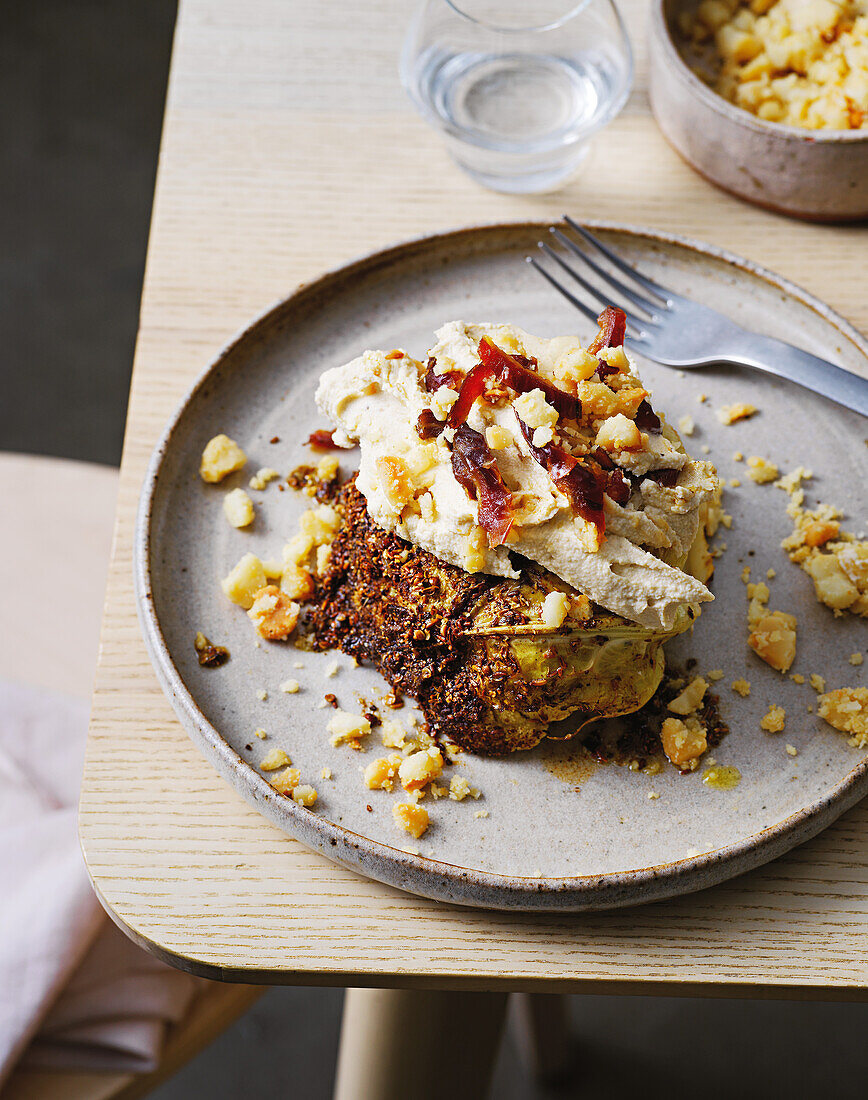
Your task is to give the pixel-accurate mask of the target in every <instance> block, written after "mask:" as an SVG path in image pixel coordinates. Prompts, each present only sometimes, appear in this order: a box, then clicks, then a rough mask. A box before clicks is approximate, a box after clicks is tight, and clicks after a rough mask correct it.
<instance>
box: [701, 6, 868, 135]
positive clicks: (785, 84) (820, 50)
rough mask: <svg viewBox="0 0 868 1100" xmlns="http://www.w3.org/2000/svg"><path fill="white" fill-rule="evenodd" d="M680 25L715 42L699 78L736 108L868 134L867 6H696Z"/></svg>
mask: <svg viewBox="0 0 868 1100" xmlns="http://www.w3.org/2000/svg"><path fill="white" fill-rule="evenodd" d="M679 27H680V30H681V31H682V33H683V34H685V35H686V36H688V37H690V38H692V40H693V42H694V43H706V42H713V45H714V48H715V51H716V54H717V57H716V59H715V64H714V65H713V66H712V69H713V75H712V71H711V70H707V71H705V72H702V71H699V72H698V73H697V75H699V76H700V78H701V79H704V80H706V81H707V82H708V83H709V84H711V86H712V87H713V89H714V91H716V92H717V93H718V94H719V95H721V96H723V98H724V99H727V100H729V101H730V102H731V103H733V104H735V106H736V107H740V108H741V109H742V110H745V111H749V112H750V113H751V114H753V115H756V116H757V117H758V118H760V119H763V120H764V121H766V122H776V123H783V124H785V125H787V126H799V127H803V128H804V129H806V130H823V129H831V130H860V129H861V130H863V131H865V130H868V85H866V72H868V6H866V4H865V0H702V2H701V3H700V4H699V5H698V6H697V7H696V8H695V10H693V11H688V10H686V9H685V10H684V11H683V12H682V13H681V16H680V19H679Z"/></svg>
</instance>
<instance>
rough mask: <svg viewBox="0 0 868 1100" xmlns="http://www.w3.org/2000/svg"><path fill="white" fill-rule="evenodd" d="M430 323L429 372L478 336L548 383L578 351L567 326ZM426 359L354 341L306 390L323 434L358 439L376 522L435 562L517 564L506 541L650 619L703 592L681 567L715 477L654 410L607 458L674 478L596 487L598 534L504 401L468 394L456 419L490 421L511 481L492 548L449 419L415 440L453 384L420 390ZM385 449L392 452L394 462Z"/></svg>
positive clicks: (502, 570)
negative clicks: (434, 326)
mask: <svg viewBox="0 0 868 1100" xmlns="http://www.w3.org/2000/svg"><path fill="white" fill-rule="evenodd" d="M436 335H437V338H438V342H437V344H436V345H435V346H434V347H433V348H432V349H431V352H430V353H429V354H430V355H431V356H433V357H434V358H435V359H436V361H437V367H436V370H437V373H439V374H443V373H445V372H446V371H447V370H449V369H452V368H456V369H459V370H462V371H464V372H467V371H469V370H470V369H471V368H472V367H474V366H475V365H476V363H477V362H478V361H479V356H478V354H477V347H478V344H479V340H480V338H481V337H482V336H483V335H489V336H490V337H491V339H492V340H493V341H494V342H495V343H496V344H497V345H498V346H500V347H503V348H505V349H506V350H508V351H509V352H511V353H513V354H522V355H526V356H533V357H534V358H535V359H536V360H537V361H538V366H537V368H536V369H537V370H538V371H539V373H540V374H542V375H543V376H544V377H547V378H549V379H550V380H552V381H555V380H558V379H559V377H562V370H563V364H564V363H575V362H577V361H579V360H580V358H581V357H582V356H584V355H585V353H584V352H583V350H582V348H581V345H580V344H579V342H578V340H577V339H576V338H575V337H558V338H556V339H553V340H545V339H540V338H538V337H534V336H531V335H530V334H528V333H525V332H523V331H522V330H521V329H518V328H515V327H513V326H508V325H491V324H474V325H471V324H467V323H465V322H462V321H454V322H451V323H450V324H447V325H444V326H443V327H442V328H441V329H439V330H438V332H437V334H436ZM619 354H620V353H619ZM621 362H622V371H623V372H624V373H625V375H629V376H630V378H628V380H627V381H628V384H630V385H633V384H635V386H641V382H640V381H639V379H638V376H636V373H635V368H634V366H633V364H632V363H631V362H629V361H624V360H623V358H622V360H621ZM425 371H426V365H425V364H424V363H422V362H419V361H417V360H414V359H412V358H410V357H409V356H407V355H406V354H403V355H402V356H401V357H400V358H398V357H396V353H395V352H390V353H387V352H382V351H366V352H365V353H364V354H363V355H361V356H359V358H358V359H354V360H353V361H352V362H351V363H347V364H346V365H345V366H342V367H336V368H334V369H332V370H329V371H326V372H325V374H323V376H322V379H321V381H320V385H319V388H318V390H317V394H316V401H317V405H318V406H319V408H320V410H321V411H322V412H323V413H324V414H325V415H326V416H327V417H328V418H329V420H330V421H331V422H332V424H334V425H335V428H336V431H335V436H334V438H335V442H336V443H338V444H339V445H341V446H353V445H355V444H358V445H359V447H360V449H361V459H360V464H359V474H358V479H357V486H358V488H359V490H360V492H361V493H362V494H363V495H364V497H365V499H366V501H367V506H368V511H369V513H370V515H371V518H372V519H373V521H374V522H375V523H377V524H378V525H379V526H381V527H383V528H384V529H385V530H387V531H394V532H395V533H396V534H398V535H400V536H401V537H402V538H405V539H407V540H408V541H410V542H412V543H415V544H416V545H418V546H421V547H423V548H424V549H425V550H428V551H430V552H431V553H432V554H434V555H435V556H436V557H437V558H439V559H440V560H441V561H444V562H449V563H450V564H452V565H457V566H460V567H461V568H465V569H470V571H477V572H484V573H490V574H494V575H495V576H502V577H513V578H515V577H517V576H518V574H517V572H516V571H515V569H514V568H513V566H512V563H511V562H510V557H509V551H510V550H512V551H516V552H517V553H519V554H521V555H523V556H524V557H526V558H529V559H531V560H532V561H535V562H538V563H539V564H540V565H542V566H544V567H545V568H546V569H548V570H550V571H551V572H552V573H554V574H555V575H556V576H558V577H560V578H561V579H562V580H563V581H565V582H566V583H567V584H568V585H570V586H571V587H572V588H574V589H576V590H577V591H579V592H583V593H585V594H586V595H587V596H588V597H589V598H590V599H592V600H594V601H595V602H596V603H598V604H599V605H600V606H601V607H604V608H606V609H607V610H609V611H612V612H614V613H616V614H618V615H621V616H623V617H624V618H626V619H630V620H632V621H634V622H638V623H641V624H643V625H644V626H648V627H651V628H655V629H664V630H668V629H671V628H672V626H673V624H674V622H675V618H676V615H677V613H678V610H679V608H680V607H682V606H683V605H685V604H692V605H695V604H699V603H702V602H705V601H707V600H711V599H713V597H712V595H711V593H710V592H709V591H708V589H707V588H706V587H705V585H704V584H702V583H701V582H700V581H698V580H697V579H696V578H695V577H693V576H691V575H690V574H688V573H686V572H684V571H683V569H682V568H681V566H682V565H683V564H684V562H685V560H686V557H687V552H688V550H689V549H690V546H691V545H692V544H693V542H694V540H695V539H696V537H697V534H698V532H699V526H700V518H701V512H702V508H703V505H705V504H706V503H707V502H709V501H710V500H711V499H712V497H713V496H714V494H715V492H716V490H717V485H718V482H717V477H716V474H715V471H714V468H713V467H712V466H711V465H710V464H708V463H705V462H699V461H696V460H694V459H692V458H690V457H689V456H688V455H686V454H685V453H684V451H683V449H682V448H681V445H680V440H679V439H678V437H677V435H676V434H675V432H674V431H673V430H672V429H671V428H669V427H668V426H667V425H665V422H664V430H663V433H662V434H658V433H643V435H642V444H641V447H638V448H634V449H632V450H623V451H618V450H615V451H614V452H613V453H612V458H613V459H614V461H615V462H616V463H617V464H618V465H619V466H620V467H621V468H622V469H624V470H628V471H630V472H632V473H634V474H635V475H636V476H637V477H641V475H643V474H645V473H648V472H649V471H653V470H659V469H674V470H678V471H679V475H678V484H677V485H676V486H674V487H672V488H667V487H665V486H663V485H660V484H657V483H656V482H654V481H651V480H641V481H639V482H638V487H637V489H636V490H635V491H634V492H633V495H632V497H631V499H630V500H629V501H628V502H627V503H626V504H625V505H623V506H622V505H619V504H616V503H615V502H614V501H612V500H611V499H610V498H609V497H608V496H607V497H606V498H605V511H606V532H605V536H604V537H603V539H602V541H601V542H599V540H598V537H597V531H596V528H595V527H594V526H593V525H592V524H590V523H588V522H586V521H585V520H584V519H582V518H581V517H580V516H577V515H575V514H574V513H573V511H572V509H571V508H570V505H569V503H568V501H567V499H566V497H565V496H564V495H563V494H562V493H561V492H560V491H559V490H558V489H557V487H556V486H555V485H554V483H553V482H552V480H551V479H550V477H549V475H548V473H547V472H546V470H545V469H544V468H543V467H542V466H541V465H540V464H539V463H538V462H537V461H536V459H535V458H534V457H533V455H532V454H531V451H530V448H529V447H528V445H527V443H526V442H525V440H524V438H523V437H522V435H521V432H520V431H519V430H517V421H516V415H515V411H514V409H513V408H512V406H511V405H505V406H504V407H500V408H498V407H492V406H490V405H488V404H483V403H481V402H480V401H476V402H475V403H474V405H473V407H472V409H471V411H470V414H469V416H468V419H467V423H468V425H469V426H470V427H471V428H473V429H475V430H476V431H478V432H481V433H483V434H485V431H486V429H487V428H492V427H495V426H496V427H500V428H502V429H505V430H506V432H508V433H510V436H511V442H510V443H508V445H506V446H503V447H500V448H498V449H496V450H494V452H493V453H494V455H495V458H496V461H497V467H498V470H499V472H500V475H501V477H502V478H503V481H504V482H505V484H506V486H507V488H508V489H510V490H511V491H512V493H513V501H514V502H515V504H516V519H517V522H516V525H515V527H514V528H513V531H512V532H511V535H510V541H509V545H508V547H507V546H497V547H493V548H492V547H489V546H488V545H487V541H486V540H484V539H481V538H480V534H481V529H480V528H479V527H478V505H477V502H476V501H474V500H471V499H470V497H469V496H468V494H467V492H466V491H465V489H464V488H463V487H462V485H460V484H459V483H458V481H456V479H455V476H454V474H453V472H452V463H451V454H450V449H449V446H448V443H449V440H450V437H451V432H450V429H448V428H447V429H446V430H445V432H443V433H442V434H441V435H440V436H439V437H438V438H437V439H436V440H431V441H430V442H427V443H423V442H422V441H420V438H419V436H418V434H417V432H416V423H417V421H418V418H419V415H420V414H421V413H422V412H423V410H426V409H431V410H433V412H434V415H435V416H436V417H437V419H438V420H441V421H442V420H444V419H445V418H446V416H447V414H448V409H449V405H450V402H451V401H452V400H454V396H453V392H454V391H447V390H446V389H441V390H440V391H436V392H435V393H429V392H427V390H426V389H425V387H424V377H425ZM580 392H581V391H580ZM658 415H659V411H658ZM602 419H603V418H601V420H600V423H602ZM596 427H597V425H596V424H595V425H594V428H596ZM592 430H593V429H592ZM391 460H398V464H397V466H396V464H395V462H394V461H391ZM395 469H399V470H401V471H406V477H405V478H404V477H403V473H402V478H403V481H402V483H401V485H400V486H399V488H398V489H396V488H395V485H394V484H392V483H391V481H390V477H389V474H390V472H394V470H395ZM405 482H406V483H408V484H409V492H410V493H412V497H413V499H412V500H410V499H409V497H408V493H407V492H405V487H406V486H405Z"/></svg>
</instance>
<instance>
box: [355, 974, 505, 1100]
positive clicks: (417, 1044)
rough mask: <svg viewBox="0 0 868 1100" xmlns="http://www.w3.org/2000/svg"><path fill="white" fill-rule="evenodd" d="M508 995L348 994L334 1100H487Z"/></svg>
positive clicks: (389, 991)
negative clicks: (445, 1096)
mask: <svg viewBox="0 0 868 1100" xmlns="http://www.w3.org/2000/svg"><path fill="white" fill-rule="evenodd" d="M506 1004H507V994H506V993H454V992H451V991H439V990H412V991H411V990H403V989H348V990H347V995H346V1000H345V1002H344V1016H343V1023H342V1025H341V1045H340V1052H339V1054H338V1069H337V1081H336V1084H335V1091H334V1100H407V1096H412V1097H413V1100H442V1098H443V1089H444V1076H443V1074H444V1069H445V1070H446V1072H447V1079H448V1089H447V1091H448V1094H449V1096H450V1100H484V1097H486V1096H487V1095H488V1088H489V1083H490V1079H491V1072H492V1069H493V1068H494V1061H495V1058H496V1057H497V1051H498V1047H499V1045H500V1036H501V1032H502V1030H503V1022H504V1018H505V1015H506Z"/></svg>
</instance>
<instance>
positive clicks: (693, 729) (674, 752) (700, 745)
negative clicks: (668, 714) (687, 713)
mask: <svg viewBox="0 0 868 1100" xmlns="http://www.w3.org/2000/svg"><path fill="white" fill-rule="evenodd" d="M660 740H661V742H662V744H663V751H664V752H665V753H666V755H667V757H668V758H669V760H670V762H671V763H673V764H674V765H675V766H676V767H679V768H684V767H690V768H691V769H693V768H695V767H696V766H697V764H698V763H699V757H700V756H702V754H703V753H704V752H705V750H706V749H707V748H708V739H707V736H706V731H705V729H704V728H703V727H702V726H701V725H700V724H699V723H698V722H697V721H696V720H695V719H692V720H691V721H689V722H682V721H681V719H680V718H666V719H664V721H663V725H662V726H661V728H660Z"/></svg>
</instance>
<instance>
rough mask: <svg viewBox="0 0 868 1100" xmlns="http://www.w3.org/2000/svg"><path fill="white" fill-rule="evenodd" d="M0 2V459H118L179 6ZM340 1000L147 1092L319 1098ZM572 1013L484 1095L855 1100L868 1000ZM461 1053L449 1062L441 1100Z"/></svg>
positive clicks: (320, 999) (70, 0)
mask: <svg viewBox="0 0 868 1100" xmlns="http://www.w3.org/2000/svg"><path fill="white" fill-rule="evenodd" d="M285 2H286V3H287V4H293V3H304V2H314V0H285ZM320 2H327V0H320ZM0 10H2V16H3V22H2V32H0V92H2V103H3V108H4V109H3V111H2V114H0V140H2V153H3V157H2V162H0V164H2V167H0V241H2V252H0V256H2V260H0V265H2V267H0V271H2V275H0V278H2V285H0V347H2V349H3V350H2V359H0V364H2V365H0V383H2V390H0V393H2V398H0V450H6V451H27V452H32V453H36V454H49V455H59V456H65V457H69V458H79V459H88V460H92V461H96V462H102V463H108V464H117V463H118V461H119V459H120V450H121V442H122V438H123V422H124V414H125V410H126V402H127V391H128V386H129V375H130V368H131V365H132V357H133V349H134V344H135V335H136V328H137V319H138V309H139V296H140V292H141V284H142V275H143V270H144V261H145V251H146V245H147V234H148V224H149V219H150V209H151V201H152V195H153V184H154V175H155V171H156V163H157V154H158V149H159V139H160V126H161V120H162V112H163V101H164V95H165V85H166V77H167V74H168V66H169V57H170V50H171V39H172V31H173V24H174V18H175V3H174V0H115V2H112V3H110V2H106V0H23V2H19V3H10V2H8V0H7V2H6V3H4V4H3V5H2V8H0ZM359 11H360V17H363V8H362V7H361V6H360V9H359ZM860 961H862V962H864V955H863V958H862V960H860ZM719 964H720V969H722V970H726V969H727V960H726V959H721V960H719ZM340 1006H341V991H340V990H329V989H319V990H318V989H303V988H286V989H273V990H270V991H269V992H268V993H266V994H265V996H264V997H263V998H262V1000H260V1001H259V1003H258V1004H257V1005H256V1007H255V1008H254V1009H253V1010H252V1011H251V1012H249V1013H248V1014H247V1015H246V1016H245V1017H244V1018H243V1019H242V1020H240V1021H239V1022H238V1023H236V1024H235V1025H234V1026H233V1027H231V1028H230V1029H229V1030H228V1031H227V1032H226V1033H225V1035H224V1036H223V1037H222V1038H221V1039H219V1040H218V1041H217V1042H216V1043H215V1044H214V1045H213V1046H212V1047H211V1048H209V1050H207V1051H206V1052H205V1053H203V1054H202V1055H200V1056H199V1057H198V1058H197V1059H195V1060H194V1061H193V1062H192V1063H190V1065H188V1066H187V1067H186V1068H185V1069H184V1070H182V1072H181V1073H180V1074H178V1075H177V1076H176V1077H175V1078H173V1079H172V1080H171V1081H170V1082H168V1083H166V1084H165V1085H164V1086H162V1088H160V1089H159V1090H157V1092H156V1093H154V1094H153V1096H154V1100H190V1098H199V1097H204V1096H208V1097H209V1098H210V1100H231V1098H235V1097H241V1096H249V1097H259V1096H271V1095H273V1094H274V1093H275V1091H276V1090H279V1091H278V1093H277V1094H278V1095H280V1094H282V1093H285V1092H286V1091H287V1090H289V1091H291V1092H292V1093H295V1094H297V1095H302V1096H305V1097H309V1098H310V1100H326V1098H327V1097H328V1095H329V1093H330V1089H331V1081H332V1075H333V1071H334V1058H335V1054H336V1049H337V1039H338V1028H339V1018H340ZM570 1010H571V1015H572V1019H573V1026H574V1030H575V1035H576V1040H575V1041H576V1062H575V1066H574V1071H573V1073H572V1074H571V1075H570V1078H569V1080H568V1082H566V1083H565V1084H564V1085H563V1086H562V1087H561V1088H560V1089H545V1088H542V1087H535V1086H534V1085H533V1083H532V1082H531V1081H530V1079H529V1077H528V1076H527V1074H526V1072H525V1071H524V1068H523V1067H522V1065H521V1063H520V1062H519V1059H518V1055H517V1052H516V1046H515V1043H514V1042H507V1043H504V1045H503V1049H502V1051H501V1055H500V1059H499V1062H498V1067H497V1072H496V1076H495V1083H494V1088H493V1091H492V1097H493V1098H494V1100H531V1098H532V1097H538V1098H542V1097H555V1096H565V1095H566V1096H581V1097H582V1098H583V1100H618V1098H620V1097H625V1098H626V1097H630V1098H631V1100H632V1098H633V1097H636V1096H644V1097H649V1098H655V1097H673V1096H674V1097H676V1098H681V1097H690V1098H692V1097H697V1096H701V1097H703V1098H704V1100H717V1098H721V1100H723V1098H727V1100H729V1098H730V1097H732V1096H733V1095H735V1096H738V1097H739V1098H742V1100H753V1098H757V1100H776V1098H778V1097H786V1098H787V1100H794V1098H795V1100H798V1098H801V1097H814V1096H825V1095H826V1094H828V1093H833V1094H834V1095H835V1096H836V1098H837V1100H848V1098H850V1097H853V1098H854V1100H855V1098H857V1097H860V1098H861V1097H863V1096H864V1095H865V1083H864V1082H865V1072H866V1070H868V1055H866V1039H865V1034H866V1025H868V1005H864V1004H861V1005H857V1004H852V1005H848V1004H817V1003H804V1002H802V1003H800V1002H786V1001H782V1002H770V1001H744V1000H714V999H708V1000H692V999H681V998H650V997H620V998H618V997H573V998H570ZM408 1038H409V1039H410V1040H412V1037H408ZM469 1053H470V1052H467V1051H447V1052H444V1077H443V1087H444V1096H448V1094H449V1079H450V1074H452V1073H456V1072H457V1073H460V1065H461V1059H462V1058H463V1057H466V1056H468V1054H469ZM407 1089H408V1091H407V1095H408V1096H412V1082H407Z"/></svg>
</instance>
